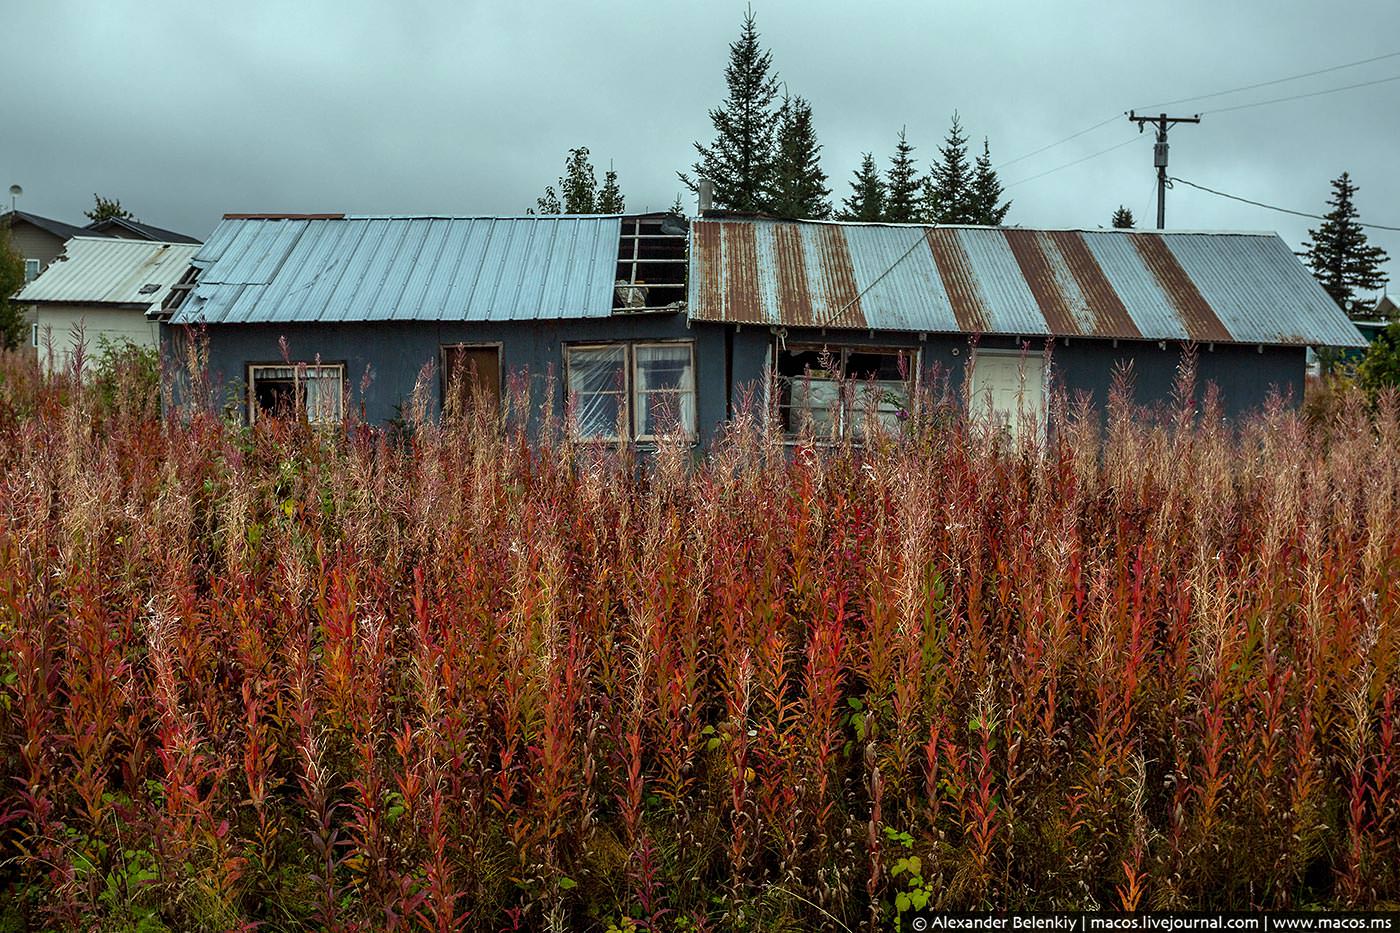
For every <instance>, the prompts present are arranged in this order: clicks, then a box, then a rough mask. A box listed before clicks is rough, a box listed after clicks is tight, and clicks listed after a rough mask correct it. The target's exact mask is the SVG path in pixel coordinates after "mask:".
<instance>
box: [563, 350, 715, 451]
mask: <svg viewBox="0 0 1400 933" xmlns="http://www.w3.org/2000/svg"><path fill="white" fill-rule="evenodd" d="M565 366H566V369H567V371H568V375H567V385H568V393H569V399H570V402H571V404H572V405H573V430H574V436H575V437H579V438H589V439H601V440H651V439H653V438H655V437H657V436H658V435H661V434H667V433H671V432H674V431H677V430H679V431H681V432H683V433H685V434H689V435H691V436H694V434H695V352H694V344H693V343H692V342H690V341H677V342H670V343H613V344H603V345H597V346H572V347H568V348H567V349H566V350H565Z"/></svg>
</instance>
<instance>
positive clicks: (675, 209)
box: [671, 194, 685, 217]
mask: <svg viewBox="0 0 1400 933" xmlns="http://www.w3.org/2000/svg"><path fill="white" fill-rule="evenodd" d="M671 213H672V214H675V215H677V216H679V217H684V216H685V205H684V204H682V203H681V196H680V195H679V194H677V195H676V203H674V204H672V205H671Z"/></svg>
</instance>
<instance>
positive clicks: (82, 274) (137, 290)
mask: <svg viewBox="0 0 1400 933" xmlns="http://www.w3.org/2000/svg"><path fill="white" fill-rule="evenodd" d="M198 249H199V244H198V243H153V242H151V241H149V240H122V239H117V238H115V237H108V236H103V235H100V234H97V235H92V236H75V237H73V238H72V239H71V240H69V241H68V242H67V243H66V244H64V247H63V255H62V256H60V257H59V258H58V259H56V260H54V261H53V262H51V263H49V266H48V268H47V269H45V270H44V271H43V273H41V274H40V276H39V277H38V278H37V279H35V280H34V281H32V282H30V283H29V284H28V285H26V286H25V287H24V288H23V289H21V290H20V293H19V294H18V295H16V296H15V300H17V301H24V302H48V301H56V302H69V303H77V304H119V305H146V306H149V305H157V304H159V303H160V301H161V299H163V298H164V297H165V293H166V292H168V291H169V290H170V286H171V285H174V284H175V283H176V282H178V281H179V280H180V276H182V275H184V274H185V270H186V269H188V268H189V266H190V260H191V259H193V258H194V254H195V252H196V251H197V250H198Z"/></svg>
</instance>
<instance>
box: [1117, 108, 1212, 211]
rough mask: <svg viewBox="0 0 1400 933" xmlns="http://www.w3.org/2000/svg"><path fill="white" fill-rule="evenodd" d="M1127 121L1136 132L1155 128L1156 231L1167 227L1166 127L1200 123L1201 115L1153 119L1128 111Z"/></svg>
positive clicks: (1161, 115) (1153, 162)
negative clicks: (1136, 128)
mask: <svg viewBox="0 0 1400 933" xmlns="http://www.w3.org/2000/svg"><path fill="white" fill-rule="evenodd" d="M1128 119H1129V120H1130V121H1132V122H1133V123H1136V124H1137V125H1138V132H1139V133H1141V132H1142V131H1143V130H1144V129H1146V126H1147V124H1149V123H1151V124H1153V125H1154V126H1156V127H1157V144H1156V145H1155V146H1153V147H1152V164H1153V165H1154V166H1155V167H1156V169H1157V229H1158V230H1162V229H1164V228H1165V227H1166V225H1167V127H1169V126H1171V125H1172V124H1173V123H1200V122H1201V115H1200V114H1199V113H1198V114H1196V115H1195V116H1192V117H1169V116H1167V115H1166V114H1165V113H1162V114H1158V115H1157V116H1155V117H1147V116H1142V117H1140V116H1138V115H1137V112H1136V111H1132V110H1130V111H1128Z"/></svg>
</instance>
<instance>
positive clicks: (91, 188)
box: [0, 0, 1400, 269]
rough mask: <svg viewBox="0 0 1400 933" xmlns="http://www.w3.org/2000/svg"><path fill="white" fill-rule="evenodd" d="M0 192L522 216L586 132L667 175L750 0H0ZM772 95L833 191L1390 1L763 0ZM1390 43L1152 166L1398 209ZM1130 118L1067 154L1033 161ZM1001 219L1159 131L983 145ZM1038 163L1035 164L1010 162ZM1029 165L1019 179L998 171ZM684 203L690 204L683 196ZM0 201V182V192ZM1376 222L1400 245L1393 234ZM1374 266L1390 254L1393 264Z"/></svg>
mask: <svg viewBox="0 0 1400 933" xmlns="http://www.w3.org/2000/svg"><path fill="white" fill-rule="evenodd" d="M2 5H3V9H4V11H5V12H4V17H3V22H4V27H5V28H4V30H3V33H4V35H5V45H6V56H5V60H6V71H7V73H8V78H9V80H8V82H7V84H8V90H7V93H5V94H4V96H3V97H0V192H3V190H4V187H3V186H6V185H8V184H12V183H18V184H21V185H23V187H24V191H25V193H24V196H23V197H22V198H21V199H20V201H19V205H18V206H19V207H20V208H21V209H23V210H28V211H32V212H34V213H37V214H43V215H46V216H50V217H54V218H57V219H61V220H66V221H69V222H83V221H82V211H83V210H84V209H85V208H87V207H89V206H91V203H92V195H93V193H94V192H100V193H102V194H103V195H104V196H112V197H119V198H120V199H121V201H122V203H123V205H125V206H126V207H128V208H129V209H131V210H132V211H134V212H135V213H136V215H137V216H138V217H139V218H140V219H142V220H145V221H148V222H150V223H154V224H157V225H160V226H164V227H170V228H173V229H176V230H180V231H184V232H187V233H190V234H193V235H196V236H199V237H201V238H202V237H205V236H207V235H208V234H209V232H210V231H211V230H212V229H213V228H214V226H215V224H216V223H217V222H218V219H219V215H220V214H222V213H224V212H240V211H296V212H303V211H306V212H310V211H345V212H350V213H448V214H518V213H523V211H524V209H525V208H526V207H529V206H532V205H533V204H534V199H535V197H536V196H537V195H538V194H539V193H540V191H541V190H542V189H543V187H544V185H545V184H547V183H549V182H551V181H553V180H554V178H555V177H556V176H557V175H558V174H559V173H560V170H561V168H562V165H563V160H564V156H565V153H566V152H567V150H568V149H569V148H570V147H572V146H577V145H587V146H588V147H589V148H590V149H591V150H592V153H593V157H594V161H595V164H597V165H598V167H599V174H600V176H601V172H602V169H603V168H604V167H606V166H607V165H608V164H609V163H612V164H613V165H614V166H615V167H616V169H617V171H618V173H619V175H620V178H621V182H622V187H623V192H624V193H625V194H626V196H627V204H628V207H629V209H648V208H650V209H663V208H665V207H668V206H670V204H671V202H672V201H673V200H674V198H675V196H676V195H677V193H679V192H680V186H679V183H678V182H677V181H676V177H675V172H676V170H677V169H681V168H686V167H688V166H689V164H690V162H691V160H692V158H693V151H692V149H691V142H692V141H693V140H696V139H700V140H704V141H708V140H709V139H710V138H711V137H712V135H713V130H712V127H711V125H710V123H709V120H708V118H707V116H706V111H707V110H708V109H709V108H711V107H714V106H716V105H717V104H719V102H720V101H721V100H722V98H723V96H724V93H725V88H724V81H723V68H724V65H725V62H726V60H727V54H728V43H729V42H730V41H732V40H733V39H734V38H735V36H736V35H737V33H738V31H739V27H740V23H741V21H742V18H743V14H744V9H745V4H744V3H743V2H732V0H729V2H712V0H711V2H704V3H701V2H687V3H681V2H669V0H637V2H611V3H579V2H554V0H531V2H528V3H520V2H509V3H507V2H497V3H464V2H450V3H449V2H442V3H435V2H425V0H395V2H392V3H390V2H384V3H374V4H371V3H360V2H346V0H335V2H325V3H319V2H318V3H312V2H306V0H298V2H296V3H280V2H279V3H272V2H266V3H262V2H252V0H238V2H236V3H233V2H220V3H214V2H209V3H200V4H191V3H186V2H180V3H164V2H155V0H140V2H119V0H102V2H100V3H99V2H91V3H84V2H64V3H56V2H20V0H3V4H2ZM753 8H754V11H755V14H756V15H757V17H758V25H759V29H760V31H761V32H762V37H763V42H764V44H765V45H766V47H767V48H768V49H770V50H771V52H772V53H773V64H774V67H775V68H776V69H777V71H778V72H779V74H780V77H781V79H782V80H783V81H784V82H785V84H786V87H787V89H788V91H789V92H791V93H793V94H800V95H802V96H804V97H806V98H808V99H809V100H810V101H811V103H812V106H813V110H814V115H815V121H816V127H817V132H818V136H819V138H820V140H821V142H822V144H823V146H824V150H823V163H824V166H825V168H826V171H827V173H828V174H829V175H830V176H831V184H832V188H833V189H834V192H835V194H836V196H838V197H842V196H845V195H847V194H849V192H850V188H849V185H848V179H849V178H850V175H851V171H852V169H853V168H854V167H855V166H856V164H857V163H858V162H859V159H860V154H861V153H862V152H863V151H865V150H874V152H875V154H876V156H877V157H878V158H880V159H881V160H882V162H883V161H884V160H885V159H886V158H887V157H888V155H889V153H890V151H891V150H892V149H893V146H894V143H895V137H896V134H897V133H898V132H899V129H900V127H901V126H907V128H908V135H909V139H910V141H911V142H913V143H914V144H915V145H916V146H917V147H918V149H917V156H918V157H919V159H920V160H921V162H922V163H923V164H925V165H926V164H927V162H928V161H929V160H930V159H931V158H933V156H934V155H935V150H936V147H937V145H938V143H939V142H940V141H941V140H942V137H943V135H944V133H945V131H946V129H947V126H948V119H949V116H950V115H951V113H952V112H953V110H954V109H956V110H958V111H959V112H960V113H961V116H962V120H963V123H964V126H965V127H966V128H967V130H968V131H969V133H970V134H971V135H972V136H973V137H974V138H975V139H976V140H977V142H978V144H979V145H980V141H981V138H982V137H983V136H984V135H985V136H987V137H988V138H989V140H990V143H991V147H992V156H993V161H994V162H996V163H999V164H1001V163H1006V162H1008V161H1010V160H1012V159H1016V158H1017V157H1019V156H1022V155H1024V154H1026V153H1029V152H1031V151H1033V150H1036V149H1039V148H1040V147H1042V146H1045V145H1047V144H1050V143H1054V142H1056V141H1057V140H1060V139H1063V138H1064V137H1066V136H1069V135H1070V134H1072V133H1075V132H1077V131H1080V130H1083V129H1085V128H1087V127H1090V126H1093V125H1094V124H1096V123H1099V122H1100V121H1104V120H1108V119H1109V118H1111V117H1113V116H1114V115H1115V114H1118V113H1120V112H1122V111H1125V110H1128V109H1129V108H1133V107H1138V108H1141V107H1146V106H1150V105H1153V104H1158V103H1161V102H1163V101H1170V100H1175V99H1178V98H1186V97H1191V96H1193V95H1205V94H1210V93H1212V92H1216V91H1221V90H1225V89H1228V88H1234V87H1238V86H1241V85H1249V84H1256V83H1259V82H1264V81H1270V80H1273V79H1276V78H1282V77H1286V76H1290V75H1296V74H1299V73H1302V72H1308V71H1314V70H1318V69H1323V68H1328V67H1330V66H1333V65H1339V64H1343V63H1347V62H1352V61H1357V60H1359V59H1363V58H1368V57H1371V56H1380V55H1386V54H1388V53H1392V52H1400V3H1397V2H1396V0H1367V2H1328V3H1322V2H1311V0H1290V2H1279V0H1229V2H1222V0H1174V2H1172V3H1170V4H1163V3H1157V4H1147V3H1138V2H1125V0H1100V2H1068V0H1060V2H1053V3H1050V2H1045V0H1019V2H1011V0H1005V2H986V0H976V2H974V0H967V2H961V3H954V2H940V3H928V2H905V3H880V2H872V0H865V2H853V0H793V2H771V0H754V3H753ZM1391 76H1400V56H1396V57H1391V58H1388V59H1385V60H1382V61H1377V62H1373V63H1371V64H1367V65H1362V66H1358V67H1355V68H1346V69H1342V70H1338V71H1333V72H1330V73H1328V74H1323V75H1317V76H1314V77H1311V78H1306V79H1303V80H1299V81H1293V82H1287V83H1282V84H1275V85H1272V86H1269V87H1264V88H1259V89H1256V90H1252V91H1245V92H1242V93H1238V94H1233V95H1227V96H1220V97H1212V98H1209V99H1205V100H1199V101H1186V102H1183V103H1181V104H1177V105H1173V106H1172V107H1169V108H1167V109H1168V110H1169V111H1170V112H1172V113H1173V114H1177V113H1181V114H1190V113H1194V112H1197V111H1202V112H1204V116H1203V122H1202V123H1201V125H1199V126H1181V127H1178V128H1176V129H1175V130H1174V131H1173V132H1172V136H1171V140H1172V143H1171V167H1170V171H1171V173H1172V174H1174V175H1178V176H1180V177H1181V178H1185V179H1190V180H1192V181H1197V182H1199V183H1201V184H1205V185H1208V186H1210V187H1213V188H1218V189H1221V190H1224V191H1228V192H1231V193H1234V194H1239V195H1241V196H1244V197H1248V198H1251V199H1254V200H1259V201H1264V202H1268V203H1271V204H1275V205H1279V206H1282V207H1288V208H1292V209H1295V210H1301V211H1308V212H1321V211H1322V209H1323V207H1324V202H1325V199H1326V197H1327V195H1328V191H1329V189H1328V182H1329V180H1330V179H1332V178H1333V177H1335V176H1336V175H1338V174H1339V173H1340V172H1342V171H1343V170H1347V171H1350V172H1351V173H1352V176H1353V178H1354V179H1355V180H1356V181H1357V182H1358V183H1359V184H1360V186H1361V193H1360V195H1359V198H1358V203H1359V206H1360V209H1361V219H1362V220H1363V221H1366V220H1370V221H1373V222H1375V223H1380V224H1388V225H1392V226H1400V171H1397V161H1398V160H1400V80H1397V81H1393V82H1390V83H1384V84H1376V85H1374V86H1371V87H1364V88H1358V89H1354V90H1348V91H1343V92H1340V93H1335V94H1328V95H1324V96H1318V97H1311V98H1308V99H1303V100H1296V101H1291V102H1285V103H1276V104H1272V105H1268V106H1260V107H1252V108H1247V109H1241V110H1235V111H1231V112H1214V113H1212V112H1210V111H1220V110H1221V109H1222V108H1225V107H1231V106H1236V105H1240V104H1248V103H1253V102H1256V101H1264V100H1270V99H1273V98H1278V97H1285V96H1291V95H1295V94H1304V93H1309V92H1313V91H1318V90H1324V89H1328V88H1335V87H1341V86H1343V85H1350V84H1356V83H1361V82H1366V81H1375V80H1378V79H1383V78H1387V77H1391ZM1119 143H1125V145H1123V146H1122V147H1121V148H1117V149H1115V150H1113V151H1111V152H1107V153H1105V154H1102V155H1097V156H1095V157H1093V158H1089V159H1087V160H1086V161H1083V162H1082V163H1080V164H1078V165H1074V166H1072V167H1069V168H1064V169H1063V170H1060V171H1053V172H1050V173H1049V174H1045V175H1043V176H1042V177H1039V178H1032V176H1036V175H1039V174H1040V173H1043V172H1047V171H1049V170H1052V169H1056V168H1058V167H1060V166H1063V165H1065V164H1066V163H1070V162H1073V161H1075V160H1077V159H1081V158H1083V157H1085V156H1090V155H1093V154H1094V153H1099V152H1101V151H1102V150H1104V149H1107V148H1109V147H1112V146H1115V145H1117V144H1119ZM1001 177H1002V181H1003V182H1004V183H1005V184H1007V186H1008V195H1009V196H1011V197H1012V198H1013V199H1014V202H1015V203H1014V205H1013V207H1012V209H1011V213H1010V215H1009V216H1008V218H1007V222H1008V223H1017V224H1023V225H1027V226H1049V227H1094V226H1107V225H1108V223H1109V217H1110V215H1111V214H1112V212H1113V209H1114V208H1115V207H1117V206H1118V205H1119V204H1120V203H1121V204H1125V205H1127V206H1128V207H1130V208H1131V209H1132V210H1133V213H1134V214H1135V215H1136V216H1137V218H1138V220H1139V225H1140V226H1150V225H1151V224H1152V223H1153V219H1154V217H1155V182H1154V175H1153V169H1152V147H1151V141H1150V138H1149V134H1143V135H1141V136H1139V134H1138V132H1137V129H1136V128H1135V127H1134V126H1132V125H1131V124H1130V123H1129V122H1128V121H1127V119H1126V117H1123V118H1120V119H1116V120H1111V122H1109V123H1108V125H1106V126H1102V127H1100V128H1098V129H1095V130H1093V131H1092V132H1088V133H1085V134H1083V135H1081V136H1079V137H1078V138H1076V139H1073V140H1071V141H1069V142H1067V143H1064V144H1063V145H1059V146H1055V147H1054V148H1051V149H1048V150H1047V151H1045V152H1041V153H1039V154H1037V155H1034V156H1031V157H1030V158H1024V159H1020V160H1019V161H1016V162H1015V163H1014V164H1008V165H1004V166H1003V167H1002V168H1001ZM1025 179H1031V180H1025ZM1023 180H1025V181H1024V182H1023V183H1020V184H1017V182H1022V181H1023ZM686 203H687V206H688V207H689V208H691V209H693V206H694V204H693V199H692V198H690V196H689V195H687V196H686ZM7 206H8V205H7ZM1167 223H1168V226H1169V227H1176V228H1184V229H1237V230H1238V229H1243V230H1277V231H1279V232H1280V233H1281V234H1282V235H1283V236H1284V238H1285V239H1286V240H1287V241H1288V242H1289V243H1290V244H1291V245H1293V246H1295V247H1296V246H1297V245H1298V244H1299V243H1301V241H1302V240H1303V239H1304V238H1305V237H1306V235H1307V229H1308V227H1309V226H1310V225H1311V223H1312V222H1310V221H1308V220H1306V219H1303V218H1296V217H1290V216H1288V215H1285V214H1278V213H1273V212H1271V211H1266V210H1261V209H1259V208H1256V207H1251V206H1248V205H1245V204H1237V203H1233V202H1230V201H1225V200H1221V199H1218V198H1215V197H1213V196H1211V195H1208V194H1204V193H1201V192H1197V191H1193V190H1191V189H1188V188H1183V187H1181V186H1178V187H1177V188H1176V189H1175V190H1174V191H1171V192H1168V198H1167ZM1371 236H1372V242H1374V243H1377V244H1379V245H1381V246H1384V247H1385V248H1386V249H1387V250H1389V252H1390V253H1391V254H1392V255H1396V256H1400V233H1391V232H1385V231H1373V232H1372V233H1371ZM1390 268H1392V269H1394V268H1400V267H1397V266H1396V265H1395V264H1393V263H1392V264H1391V266H1390Z"/></svg>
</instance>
